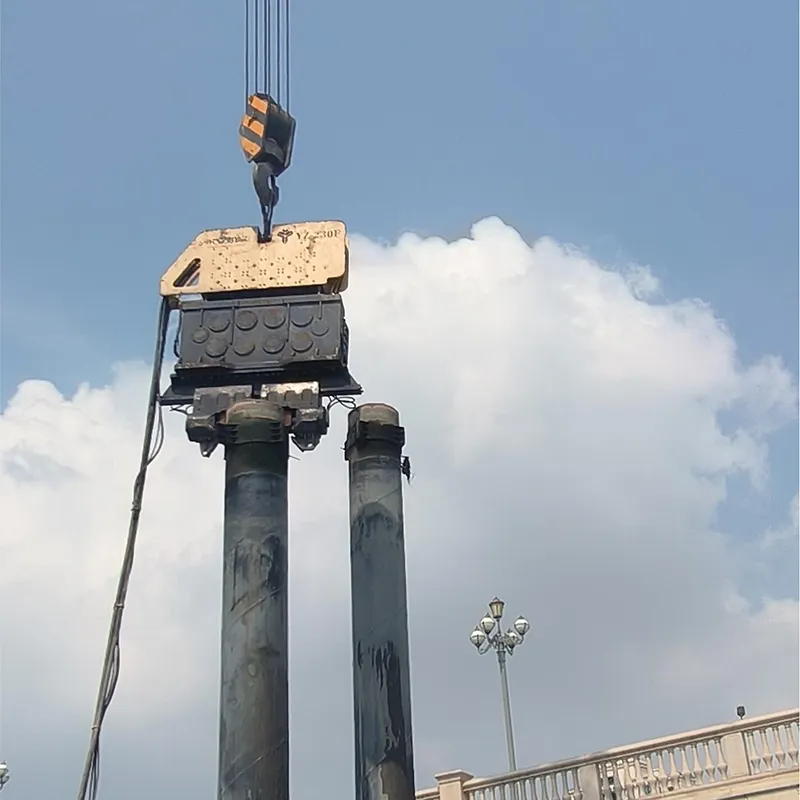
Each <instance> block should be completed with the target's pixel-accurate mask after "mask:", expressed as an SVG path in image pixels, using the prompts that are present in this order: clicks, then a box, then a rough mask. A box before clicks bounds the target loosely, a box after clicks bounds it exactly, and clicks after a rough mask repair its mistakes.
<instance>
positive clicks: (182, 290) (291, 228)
mask: <svg viewBox="0 0 800 800" xmlns="http://www.w3.org/2000/svg"><path fill="white" fill-rule="evenodd" d="M348 268H349V251H348V242H347V229H346V228H345V224H344V223H343V222H340V221H338V220H331V221H326V222H294V223H291V224H288V225H276V226H273V231H272V241H271V242H265V243H260V242H259V241H258V231H257V230H256V228H253V227H246V228H222V229H219V230H212V231H203V233H201V234H199V235H198V236H197V237H196V238H195V239H194V241H193V242H192V243H191V244H190V245H189V246H188V247H187V248H186V249H185V250H184V251H183V253H181V255H180V256H179V257H178V259H176V261H175V262H174V263H173V264H172V266H170V268H169V269H168V270H167V271H166V272H165V273H164V275H163V277H162V278H161V295H162V296H163V297H178V296H179V295H181V294H210V293H213V292H237V291H248V290H253V289H286V288H289V287H296V286H319V287H320V288H321V290H322V291H323V292H325V293H334V292H343V291H344V290H345V289H346V288H347V277H348Z"/></svg>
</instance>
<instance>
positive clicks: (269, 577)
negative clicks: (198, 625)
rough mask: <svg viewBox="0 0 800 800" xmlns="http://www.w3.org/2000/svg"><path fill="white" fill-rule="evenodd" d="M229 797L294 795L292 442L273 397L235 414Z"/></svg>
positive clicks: (228, 468)
mask: <svg viewBox="0 0 800 800" xmlns="http://www.w3.org/2000/svg"><path fill="white" fill-rule="evenodd" d="M225 426H226V428H227V429H228V431H231V430H233V431H234V432H235V435H234V436H233V437H229V441H235V443H232V444H231V443H229V444H227V445H226V447H225V527H224V536H223V538H224V560H223V569H224V576H223V583H222V597H223V602H222V648H221V651H222V663H221V668H222V676H221V678H222V681H221V693H220V728H219V798H220V800H288V798H289V685H288V656H289V647H288V597H287V573H288V557H287V545H288V527H289V526H288V501H287V465H288V439H287V436H286V429H285V427H284V424H283V412H282V410H281V409H280V408H279V407H278V406H276V405H273V404H272V403H268V402H266V401H263V400H255V401H245V402H241V403H239V404H237V405H235V406H233V407H232V408H231V409H230V410H229V411H228V413H227V416H226V420H225Z"/></svg>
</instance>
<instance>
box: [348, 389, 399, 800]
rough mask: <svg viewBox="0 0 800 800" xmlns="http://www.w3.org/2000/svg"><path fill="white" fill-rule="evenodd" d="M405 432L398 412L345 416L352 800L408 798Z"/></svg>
mask: <svg viewBox="0 0 800 800" xmlns="http://www.w3.org/2000/svg"><path fill="white" fill-rule="evenodd" d="M404 438H405V433H404V431H403V428H401V427H400V418H399V415H398V413H397V411H396V410H395V409H394V408H392V407H391V406H387V405H383V404H367V405H362V406H359V407H358V408H356V409H354V410H353V411H351V412H350V415H349V417H348V435H347V442H346V444H345V458H346V459H347V461H348V462H349V477H350V576H351V589H352V619H353V703H354V711H355V762H356V763H355V777H356V800H413V798H414V754H413V741H412V735H411V676H410V666H409V654H408V650H409V647H408V612H407V607H406V563H405V540H404V531H403V487H402V476H401V472H400V466H401V453H402V449H403V444H404Z"/></svg>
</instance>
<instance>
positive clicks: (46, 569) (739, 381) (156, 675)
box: [0, 219, 798, 800]
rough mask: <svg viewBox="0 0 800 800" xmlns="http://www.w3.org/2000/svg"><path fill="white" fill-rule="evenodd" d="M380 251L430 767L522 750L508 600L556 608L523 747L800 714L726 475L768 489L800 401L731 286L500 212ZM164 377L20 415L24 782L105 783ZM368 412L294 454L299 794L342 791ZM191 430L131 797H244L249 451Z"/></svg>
mask: <svg viewBox="0 0 800 800" xmlns="http://www.w3.org/2000/svg"><path fill="white" fill-rule="evenodd" d="M353 264H354V267H353V275H352V280H351V288H350V289H349V290H348V292H347V295H346V297H345V303H346V306H347V312H348V321H349V323H350V326H351V336H352V364H351V367H352V371H353V373H354V375H355V377H356V378H357V379H358V380H360V381H361V382H362V383H363V384H364V386H365V387H366V388H367V394H366V396H365V398H364V399H365V400H367V399H368V400H381V401H386V402H391V403H393V404H395V405H397V407H398V408H399V409H400V411H401V415H402V419H403V422H404V424H405V425H406V428H407V440H408V445H407V452H408V453H409V455H410V456H411V458H412V462H413V467H414V471H415V476H416V477H415V480H414V483H413V484H412V485H411V486H410V487H409V488H408V489H407V491H406V513H407V523H406V524H407V540H408V560H409V584H410V585H409V592H410V610H411V628H412V659H413V678H412V679H413V689H414V702H415V705H414V715H415V716H414V724H415V736H416V750H417V765H418V783H419V784H420V785H421V786H422V785H428V784H430V783H431V774H432V772H433V771H439V770H446V769H453V768H458V767H463V768H467V769H470V770H471V771H473V772H476V773H487V772H492V771H499V770H502V768H503V764H504V757H503V747H504V744H503V739H502V728H501V719H500V712H499V706H498V702H499V696H498V689H497V686H496V675H495V668H494V666H493V665H492V664H491V663H489V659H479V658H478V657H477V656H476V655H475V653H474V652H472V648H471V645H469V643H468V641H467V638H466V637H467V634H468V633H469V630H470V626H471V625H472V624H474V622H475V621H476V619H477V617H478V616H479V615H480V614H481V613H482V609H483V606H484V603H485V602H486V601H487V600H488V599H489V598H490V597H491V595H492V594H495V593H497V594H500V595H501V596H503V597H504V598H505V599H506V600H507V602H508V609H509V613H510V614H517V613H520V612H522V613H525V614H526V615H527V616H528V617H529V618H530V619H531V621H532V623H533V631H532V633H531V635H530V636H529V637H528V640H527V641H526V643H525V645H524V646H523V647H522V648H520V650H519V651H518V653H517V654H516V655H515V656H514V659H513V662H512V664H511V683H512V695H513V703H514V711H515V721H516V726H517V738H518V750H519V753H518V760H519V762H520V763H521V764H531V763H536V762H539V761H542V760H549V759H554V758H558V757H567V756H570V755H576V754H578V753H579V752H583V751H587V750H591V749H598V748H601V747H604V746H611V745H614V744H621V743H624V742H626V741H634V740H636V739H637V738H643V737H651V736H656V735H658V734H661V733H667V732H669V731H671V730H681V729H684V728H691V727H693V726H699V725H704V724H710V723H713V722H715V721H719V720H722V719H726V718H729V717H731V716H732V714H733V710H734V709H735V707H736V705H738V704H739V703H740V702H744V703H745V704H746V705H747V706H748V712H749V713H758V712H759V711H766V710H771V709H774V708H777V707H782V706H787V705H792V704H795V703H797V681H796V675H797V668H798V659H797V650H798V635H797V614H798V606H797V602H796V599H795V598H793V597H776V598H771V599H770V598H767V599H765V600H764V601H763V602H762V603H760V604H759V605H758V607H754V606H751V605H750V604H749V603H748V602H746V601H745V600H744V599H743V597H744V595H745V592H744V590H743V587H742V586H741V585H740V583H739V575H740V572H739V570H738V567H737V564H738V560H737V555H738V550H737V546H736V544H735V541H734V540H733V539H732V537H730V536H728V535H726V534H725V532H721V531H718V530H716V529H715V519H716V517H717V512H718V509H719V507H720V505H721V504H722V503H723V502H724V501H725V495H726V480H727V479H728V478H729V477H730V476H733V475H743V476H745V477H747V478H748V479H749V480H751V481H752V482H753V483H754V485H755V486H756V487H757V488H763V487H766V486H768V482H769V457H768V455H769V454H768V449H767V444H768V442H767V440H766V438H765V436H766V434H767V433H769V432H773V431H776V430H778V429H779V428H780V427H781V426H783V425H785V424H786V423H787V422H788V421H789V420H791V419H793V418H794V417H795V415H796V392H795V387H794V382H793V379H792V377H791V376H790V374H789V373H788V372H787V371H786V370H785V368H784V367H783V366H782V365H781V364H780V363H779V362H778V361H777V360H775V359H771V358H765V359H764V360H763V361H761V362H759V363H757V364H754V365H751V366H744V365H742V364H740V363H739V361H738V357H737V353H736V345H735V341H734V339H733V336H732V334H731V332H730V331H728V330H727V329H726V328H725V326H724V325H722V324H721V323H720V321H719V320H718V319H716V318H715V316H714V314H713V311H712V310H711V309H710V308H709V307H708V306H707V305H704V304H703V303H701V302H699V301H681V302H677V303H658V304H657V303H651V302H648V299H652V297H653V295H654V294H655V293H656V292H657V289H658V282H657V280H656V279H655V277H653V276H652V274H651V273H650V271H649V270H648V271H646V270H639V271H636V270H630V271H628V272H627V273H625V274H620V273H618V272H615V271H611V270H604V269H603V268H602V267H601V266H600V265H598V264H596V263H594V262H592V261H591V260H590V259H589V258H588V257H586V256H585V255H583V254H581V253H580V252H577V251H575V250H574V249H569V248H563V247H561V246H559V245H558V244H557V243H556V242H554V241H552V240H549V239H542V240H540V241H538V242H536V243H535V244H534V245H533V246H529V245H528V244H526V243H525V242H524V241H523V240H522V239H521V237H520V236H519V235H518V234H517V233H516V232H515V231H513V230H511V229H510V228H508V227H506V226H505V225H504V224H503V223H502V222H501V221H499V220H497V219H488V220H484V221H482V222H481V223H479V224H477V225H476V226H475V227H474V230H473V234H472V237H471V238H470V239H465V240H461V241H458V242H452V243H447V242H445V241H443V240H440V239H424V240H423V239H420V238H418V237H416V236H413V235H410V234H408V235H405V236H403V237H401V239H400V240H399V241H398V242H397V243H396V244H395V245H378V244H375V243H373V242H369V241H367V240H365V239H362V238H360V237H354V241H353ZM146 380H147V369H146V367H145V366H144V365H122V366H119V367H117V368H116V371H115V373H114V376H113V379H112V381H111V382H110V384H109V385H108V386H106V387H102V388H91V387H82V388H81V389H80V390H79V391H78V392H77V393H76V395H75V396H74V397H70V398H65V397H62V396H61V395H60V394H59V393H58V392H57V391H56V389H55V388H54V387H53V386H52V385H50V384H48V383H45V382H41V381H29V382H27V383H25V384H23V385H22V386H20V387H19V389H18V391H17V393H16V395H15V396H14V398H13V399H12V401H11V402H10V403H9V405H8V407H7V408H6V409H5V411H4V412H3V414H2V418H0V504H1V505H2V509H3V512H4V513H3V518H4V535H3V539H2V553H1V554H0V558H2V570H0V604H1V607H2V609H3V614H2V617H1V618H0V642H1V643H2V648H3V663H2V667H3V671H2V676H3V686H2V691H3V698H4V705H3V708H2V709H1V710H2V712H3V719H2V720H1V722H2V729H3V742H2V747H3V749H4V752H3V757H4V758H6V759H7V760H8V761H9V762H10V763H11V764H12V768H13V770H14V773H15V774H14V783H15V785H17V786H18V787H19V789H18V790H17V791H19V793H20V796H30V797H42V798H46V797H60V796H63V795H64V794H69V792H74V791H75V788H76V787H77V779H78V774H79V771H80V766H81V764H82V756H83V753H82V750H83V747H84V746H85V741H86V737H87V735H88V729H89V718H90V714H91V707H92V704H93V701H94V692H95V691H96V682H97V677H98V672H99V666H100V664H99V662H100V658H101V654H102V650H103V644H104V638H105V635H106V626H107V621H108V615H109V612H110V605H111V601H112V597H113V592H114V586H115V580H116V574H117V570H118V567H119V563H120V559H121V554H122V547H123V543H124V533H125V530H126V528H127V513H128V509H129V505H130V491H131V488H130V484H131V480H132V478H133V475H134V471H135V465H136V462H137V460H138V450H139V447H140V442H139V437H140V433H141V432H140V427H141V425H142V423H143V412H144V408H143V405H144V399H145V391H146V387H145V384H146ZM723 412H724V413H725V414H726V415H727V416H726V423H725V425H723V424H722V422H721V420H720V415H721V414H723ZM730 420H733V421H734V422H733V423H731V421H730ZM343 421H344V420H343V415H340V417H339V418H337V420H336V423H335V426H334V429H333V430H332V432H331V434H330V435H329V437H328V439H327V440H326V441H325V442H324V443H323V445H322V446H321V447H320V448H319V450H318V451H316V452H314V453H312V454H310V455H306V456H303V457H302V459H301V460H300V461H292V462H291V470H292V476H291V502H292V511H291V523H292V530H291V536H292V544H291V548H292V549H291V555H290V561H291V571H292V572H291V587H292V588H291V592H292V601H291V615H292V659H291V669H292V681H293V683H292V720H293V725H294V728H293V731H292V757H293V781H294V787H295V789H294V790H295V791H296V792H298V793H300V794H306V795H309V796H310V795H312V794H315V793H316V794H317V795H318V794H319V793H320V792H321V791H322V788H323V787H322V784H321V783H320V781H325V782H326V785H325V790H326V791H325V794H326V796H334V797H342V798H344V797H347V796H351V795H352V792H351V790H350V788H349V787H350V786H351V781H352V778H351V764H352V758H351V741H350V740H351V733H350V731H351V724H352V723H351V710H350V674H349V669H350V667H349V660H350V654H349V600H348V588H349V575H348V560H347V558H348V556H347V554H348V544H347V537H348V531H347V496H346V492H347V485H346V470H345V464H344V462H343V460H342V454H341V449H340V445H341V442H342V440H343ZM182 422H183V419H182V418H181V417H179V416H178V415H174V414H173V415H167V434H168V435H167V442H166V445H165V448H164V451H163V453H162V455H161V456H160V457H159V459H158V461H157V462H156V464H155V466H154V468H153V470H152V472H151V475H150V478H149V481H148V487H147V493H146V498H145V512H144V514H143V518H142V529H141V534H140V537H141V538H140V542H139V550H138V556H137V560H136V565H135V572H134V579H133V584H132V587H131V594H130V598H129V607H128V611H127V612H126V618H125V624H124V632H123V652H122V659H123V666H122V676H121V680H120V685H119V689H118V693H117V697H116V699H115V702H114V705H113V707H112V710H111V712H110V714H109V717H108V723H107V728H106V730H105V733H104V739H103V778H102V780H103V787H102V794H103V795H104V796H108V797H114V798H118V800H127V798H134V797H140V796H141V792H142V786H146V787H147V796H148V797H150V798H153V800H160V798H167V797H172V796H191V797H208V798H211V797H213V796H214V776H215V770H216V767H215V749H216V735H217V733H216V717H215V713H216V703H217V689H216V683H217V673H218V666H217V661H218V654H217V639H218V617H219V609H218V601H219V591H220V565H219V553H220V520H221V511H222V486H221V478H222V458H221V454H220V453H217V454H215V456H214V457H213V458H212V459H211V460H204V459H202V458H201V456H200V454H199V452H198V451H197V449H196V448H195V447H194V446H192V445H190V444H189V443H188V442H187V441H186V440H185V438H184V434H183V431H182V427H183V426H182ZM795 508H796V500H795ZM795 514H796V512H795ZM795 527H796V521H795ZM329 781H330V782H332V783H331V784H330V785H327V782H329ZM73 784H74V788H73ZM23 786H27V788H23ZM334 786H335V788H334Z"/></svg>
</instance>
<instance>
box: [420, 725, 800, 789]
mask: <svg viewBox="0 0 800 800" xmlns="http://www.w3.org/2000/svg"><path fill="white" fill-rule="evenodd" d="M798 740H799V737H798V711H784V712H778V713H776V714H766V715H764V716H761V717H753V718H751V719H745V720H740V721H737V722H731V723H728V724H725V725H717V726H715V727H713V728H704V729H703V730H698V731H692V732H690V733H683V734H678V735H675V736H667V737H663V738H661V739H654V740H652V741H649V742H641V743H639V744H635V745H630V746H626V747H617V748H614V749H613V750H606V751H604V752H602V753H593V754H591V755H587V756H583V757H581V758H576V759H570V760H569V761H560V762H556V763H554V764H546V765H543V766H540V767H535V768H533V769H526V770H519V771H517V772H514V773H507V774H506V775H500V776H496V777H493V778H471V777H470V776H468V775H466V774H465V773H448V775H459V774H460V775H462V776H463V778H460V779H459V781H458V790H457V791H454V790H455V789H456V787H455V786H454V785H453V784H452V778H451V779H449V780H450V781H451V782H450V783H448V784H447V786H448V787H449V788H447V789H446V788H445V784H444V783H442V782H441V778H440V785H439V787H438V788H435V789H427V790H424V791H422V792H418V793H417V800H451V798H453V799H454V800H455V799H457V800H644V798H656V797H659V796H663V795H666V794H670V793H672V792H676V791H680V790H684V789H692V788H694V789H697V790H700V789H702V788H703V787H705V786H712V785H714V784H720V783H724V782H727V781H730V780H733V779H736V778H747V777H752V776H758V775H765V774H768V773H776V772H785V771H789V770H793V771H795V772H797V771H798V768H800V764H799V763H798V746H797V745H798ZM441 777H442V778H444V777H445V776H441ZM467 778H469V779H467Z"/></svg>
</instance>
